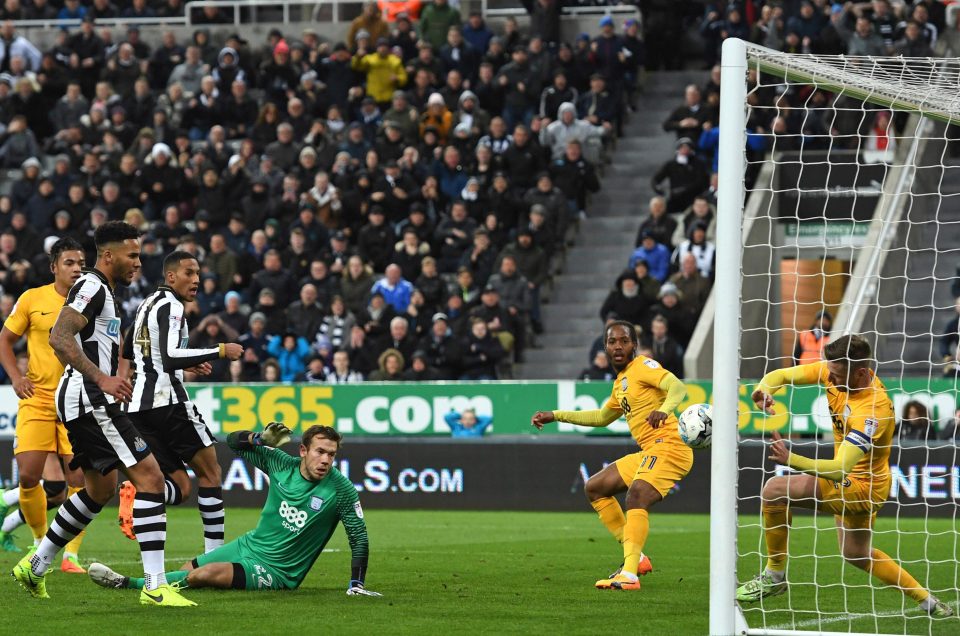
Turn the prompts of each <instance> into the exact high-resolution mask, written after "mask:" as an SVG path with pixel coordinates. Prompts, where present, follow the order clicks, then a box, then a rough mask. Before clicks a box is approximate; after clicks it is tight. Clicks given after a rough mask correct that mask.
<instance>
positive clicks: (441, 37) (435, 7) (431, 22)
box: [418, 0, 462, 51]
mask: <svg viewBox="0 0 960 636" xmlns="http://www.w3.org/2000/svg"><path fill="white" fill-rule="evenodd" d="M461 22H462V20H461V18H460V12H459V11H457V10H456V9H454V8H453V7H451V6H450V4H449V3H448V2H447V0H433V3H432V4H428V5H426V6H425V7H424V8H423V11H421V12H420V26H419V29H418V30H419V31H420V37H422V38H423V39H424V40H426V41H427V42H429V43H430V44H431V45H433V50H435V51H439V50H440V47H442V46H443V45H444V44H446V42H447V30H448V29H449V28H450V27H452V26H459V25H460V23H461Z"/></svg>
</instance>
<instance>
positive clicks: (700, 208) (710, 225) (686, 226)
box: [673, 194, 717, 245]
mask: <svg viewBox="0 0 960 636" xmlns="http://www.w3.org/2000/svg"><path fill="white" fill-rule="evenodd" d="M697 223H705V224H706V226H707V240H708V241H712V240H714V239H715V238H716V236H717V208H716V206H714V205H712V204H711V203H710V202H709V201H708V200H707V197H705V196H703V195H702V194H700V195H697V196H696V197H695V198H694V199H693V203H691V204H690V207H689V208H687V209H686V210H684V213H683V219H682V223H680V224H679V225H678V224H677V223H676V222H674V227H675V231H674V233H673V244H674V245H679V244H680V243H682V242H683V241H684V240H685V239H686V238H687V237H689V236H690V230H692V229H693V226H694V225H695V224H697Z"/></svg>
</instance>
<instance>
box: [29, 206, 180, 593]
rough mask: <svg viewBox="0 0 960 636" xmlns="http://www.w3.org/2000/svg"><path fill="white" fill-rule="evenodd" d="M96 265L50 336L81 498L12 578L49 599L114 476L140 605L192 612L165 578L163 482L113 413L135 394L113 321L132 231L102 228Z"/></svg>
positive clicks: (136, 244)
mask: <svg viewBox="0 0 960 636" xmlns="http://www.w3.org/2000/svg"><path fill="white" fill-rule="evenodd" d="M94 241H95V243H96V245H97V264H96V266H95V267H94V268H93V269H92V270H87V271H85V272H84V274H83V275H82V276H81V277H80V278H79V279H78V280H77V282H76V283H74V285H73V287H72V288H71V289H70V292H69V293H68V294H67V302H66V304H65V305H64V307H63V309H61V310H60V315H59V316H58V317H57V322H56V324H55V325H54V326H53V329H52V330H51V331H50V346H51V347H53V350H54V352H55V353H56V354H57V358H59V359H60V361H61V362H63V364H64V366H65V367H66V368H65V369H64V372H63V377H62V378H61V379H60V385H59V386H58V387H57V411H58V414H59V416H60V418H61V420H62V421H63V423H64V425H65V426H66V428H67V435H68V436H69V439H70V443H71V445H72V446H73V451H74V458H73V462H71V465H72V466H79V467H80V468H82V469H83V477H84V489H83V490H80V491H79V492H77V493H76V494H74V495H71V496H70V497H69V498H68V499H67V500H66V501H65V502H64V504H63V505H62V506H60V509H59V510H57V515H56V517H55V518H54V520H53V523H52V524H50V528H49V529H48V530H47V534H46V535H45V536H44V538H43V540H42V541H41V542H40V545H39V546H37V550H36V552H35V553H34V554H32V555H29V554H28V555H27V556H25V557H24V558H23V559H21V560H20V562H19V563H17V565H16V566H15V567H14V568H13V576H14V578H16V579H17V581H18V582H19V583H20V584H21V585H22V586H23V587H24V588H26V589H27V591H29V592H30V594H31V595H33V596H34V597H38V598H48V595H47V589H46V582H45V579H44V577H45V575H46V573H47V570H48V569H49V567H50V564H51V563H52V561H53V558H54V557H55V556H56V554H57V552H59V551H60V549H61V548H63V547H64V546H65V545H66V544H67V543H68V542H69V541H70V540H71V539H73V538H74V537H75V536H77V535H78V534H80V532H82V531H83V529H84V528H86V527H87V525H89V523H90V522H91V521H93V518H94V517H96V516H97V514H98V513H99V512H100V510H101V509H102V508H103V506H104V505H105V504H106V503H107V502H109V501H110V500H111V499H112V498H113V495H114V494H115V493H116V491H117V469H118V468H119V469H120V470H122V471H123V472H124V473H126V475H127V477H129V478H130V480H131V481H133V482H134V483H135V484H136V486H137V489H138V491H139V492H137V496H136V502H135V507H136V511H137V514H136V519H137V540H138V542H139V544H140V555H141V557H142V559H143V570H144V576H145V580H146V584H145V587H144V589H143V591H142V592H141V593H140V602H141V603H142V604H144V605H163V606H177V605H179V606H189V605H195V603H193V602H191V601H188V600H187V599H185V598H183V597H182V596H180V593H179V592H178V591H177V588H176V587H173V586H171V585H168V584H167V580H166V577H165V576H164V574H163V571H164V567H163V551H164V546H165V543H166V538H167V515H166V509H165V507H164V496H163V473H162V472H160V465H159V464H158V463H157V460H156V458H154V456H153V455H152V454H151V453H150V449H149V448H148V447H147V443H146V442H145V441H144V440H143V438H142V437H141V436H140V433H139V432H138V431H137V429H136V428H135V427H134V425H133V423H132V422H131V421H130V418H128V417H127V415H126V414H125V413H124V412H123V411H122V410H121V408H120V403H122V402H127V401H129V400H130V397H131V395H132V392H133V391H132V389H133V387H132V386H131V385H130V382H128V381H127V380H126V379H124V378H121V377H118V376H117V375H116V373H117V363H118V362H119V352H120V318H119V315H118V312H117V303H116V299H115V298H114V295H113V287H114V285H116V284H117V283H122V284H130V282H131V281H132V280H133V277H134V275H135V274H136V272H137V270H138V269H140V239H139V232H138V231H137V228H135V227H134V226H132V225H130V224H128V223H123V222H120V221H111V222H107V223H104V224H103V225H101V226H100V227H98V228H97V230H96V232H95V234H94Z"/></svg>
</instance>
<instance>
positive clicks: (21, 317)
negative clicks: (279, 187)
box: [3, 291, 33, 336]
mask: <svg viewBox="0 0 960 636" xmlns="http://www.w3.org/2000/svg"><path fill="white" fill-rule="evenodd" d="M32 298H33V294H31V293H30V291H26V292H24V293H23V295H22V296H20V299H19V300H18V301H17V302H16V304H15V305H14V306H13V311H11V312H10V315H9V316H7V320H6V322H4V323H3V326H4V327H6V328H7V329H9V330H10V331H12V332H13V333H15V334H17V335H18V336H22V335H23V334H24V333H26V331H27V327H29V326H30V300H31V299H32Z"/></svg>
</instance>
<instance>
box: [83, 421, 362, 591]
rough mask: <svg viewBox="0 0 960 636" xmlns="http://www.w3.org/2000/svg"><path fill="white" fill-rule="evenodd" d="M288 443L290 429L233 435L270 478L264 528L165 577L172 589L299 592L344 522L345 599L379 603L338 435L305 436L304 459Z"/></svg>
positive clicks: (104, 574) (128, 580) (327, 431)
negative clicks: (339, 464) (348, 557)
mask: <svg viewBox="0 0 960 636" xmlns="http://www.w3.org/2000/svg"><path fill="white" fill-rule="evenodd" d="M289 440H290V431H289V429H287V427H286V426H284V425H283V424H280V423H278V422H271V423H270V424H269V425H267V427H266V429H265V430H264V431H263V433H251V432H250V431H240V432H237V433H231V434H230V436H229V437H228V438H227V445H228V446H230V448H231V449H232V450H233V451H234V452H236V453H237V454H238V455H239V456H240V457H242V458H243V459H246V460H247V461H249V462H250V463H251V464H253V465H254V466H256V467H257V468H259V469H260V470H262V471H263V472H265V473H266V474H267V475H268V476H269V477H270V489H269V491H268V494H267V502H266V503H265V504H264V506H263V511H262V512H261V514H260V521H259V522H258V523H257V527H256V528H254V529H253V530H251V531H250V532H247V533H246V534H244V535H242V536H240V537H239V538H237V539H236V540H234V541H231V542H230V543H227V544H226V545H224V546H222V547H220V548H217V549H216V550H214V551H212V552H208V553H206V554H203V555H200V556H198V557H197V558H195V559H193V560H192V561H189V562H187V563H184V564H183V567H182V568H181V569H180V570H178V571H176V572H169V573H167V574H166V576H167V581H168V582H169V583H170V584H172V585H175V586H177V587H178V588H181V589H182V588H185V587H191V588H199V587H213V588H221V589H237V590H292V589H295V588H297V587H299V586H300V584H301V583H302V582H303V579H304V578H306V576H307V573H308V572H309V571H310V568H311V567H312V566H313V563H314V561H315V560H316V559H317V557H318V556H319V555H320V553H321V552H322V551H323V548H324V546H326V545H327V542H328V541H329V540H330V537H331V536H332V535H333V531H334V529H335V528H336V526H337V524H338V523H340V522H343V527H344V528H345V529H346V531H347V538H348V540H349V542H350V551H351V552H352V554H353V559H352V562H351V574H350V585H349V586H348V588H347V594H348V595H350V596H354V595H364V596H380V594H378V593H377V592H371V591H369V590H367V589H365V588H364V578H365V576H366V571H367V555H368V547H369V543H368V540H367V527H366V524H365V523H364V521H363V508H361V507H360V500H359V498H358V497H357V490H356V488H354V486H353V483H351V482H350V480H349V479H347V478H346V477H344V476H343V475H342V474H341V473H340V471H338V470H337V469H336V468H334V467H333V459H334V457H336V455H337V451H338V450H339V449H340V440H341V436H340V433H338V432H337V431H335V430H334V429H332V428H330V427H329V426H311V427H310V428H309V429H307V431H306V432H305V433H304V434H303V439H302V441H301V443H300V458H299V459H297V458H296V457H291V456H290V455H287V454H286V453H285V452H283V451H282V450H279V449H278V448H277V447H278V446H281V445H282V444H284V443H286V442H287V441H289ZM89 575H90V578H91V580H93V582H94V583H96V584H97V585H100V586H102V587H109V588H120V589H123V588H127V589H140V588H141V587H143V579H140V578H132V577H127V576H123V575H120V574H117V573H116V572H114V571H113V570H111V569H110V568H109V567H107V566H106V565H103V564H101V563H94V564H92V565H91V566H90V568H89Z"/></svg>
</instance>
